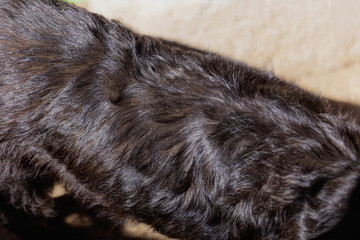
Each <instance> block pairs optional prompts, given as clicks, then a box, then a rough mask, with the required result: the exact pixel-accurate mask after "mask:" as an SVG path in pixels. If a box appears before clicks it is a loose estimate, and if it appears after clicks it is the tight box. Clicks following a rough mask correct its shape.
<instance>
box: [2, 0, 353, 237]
mask: <svg viewBox="0 0 360 240" xmlns="http://www.w3.org/2000/svg"><path fill="white" fill-rule="evenodd" d="M359 132H360V129H359V125H358V123H356V122H355V121H353V120H351V118H350V117H347V116H346V115H344V114H341V113H340V112H339V111H338V110H337V107H336V104H335V103H332V102H330V101H329V100H326V99H323V98H320V97H318V96H314V95H312V94H310V93H308V92H306V91H304V90H302V89H300V88H298V87H297V86H295V85H293V84H290V83H286V82H284V81H283V80H281V79H279V78H277V77H276V76H273V75H272V74H271V73H266V72H262V71H259V70H257V69H254V68H252V67H249V66H247V65H245V64H243V63H239V62H235V61H232V60H229V59H226V58H223V57H221V56H218V55H215V54H212V53H207V52H202V51H198V50H194V49H191V48H188V47H184V46H181V45H179V44H176V43H171V42H167V41H163V40H159V39H154V38H151V37H147V36H142V35H139V34H135V33H133V32H132V31H130V30H128V29H127V28H125V27H124V26H122V25H121V24H120V23H119V22H116V21H108V20H106V19H104V18H103V17H101V16H98V15H95V14H91V13H88V12H86V11H85V10H83V9H80V8H76V7H74V6H71V5H68V4H66V3H63V2H59V1H50V0H0V182H1V185H0V218H1V219H2V222H3V224H11V223H12V222H14V221H16V215H17V213H18V212H21V213H25V214H29V215H37V216H45V217H46V216H51V215H52V214H53V202H52V199H51V198H50V197H48V192H49V190H50V189H51V187H52V186H53V183H54V181H60V182H62V183H63V184H64V185H65V186H66V187H67V189H69V191H71V192H73V193H74V195H75V198H76V199H77V200H78V201H80V202H81V203H82V204H83V206H84V207H86V208H88V209H92V210H93V211H95V212H96V213H97V215H98V216H100V217H103V218H106V219H110V220H112V221H113V222H114V223H118V222H120V219H121V218H123V217H124V216H126V217H131V218H134V219H136V220H138V221H142V222H145V223H148V224H150V225H152V226H153V227H154V228H155V229H156V230H158V231H159V232H161V233H164V234H166V235H168V236H171V237H176V238H180V239H188V240H195V239H196V240H202V239H206V240H236V239H311V238H315V237H317V236H319V235H320V234H322V233H324V232H327V231H329V230H330V229H332V228H333V227H334V226H335V225H336V224H337V223H338V222H339V221H340V219H341V218H342V217H343V216H344V212H345V211H346V210H347V208H348V201H349V198H350V196H351V194H352V192H353V191H354V189H355V188H356V185H357V180H358V178H359V152H360V151H359V147H360V143H359Z"/></svg>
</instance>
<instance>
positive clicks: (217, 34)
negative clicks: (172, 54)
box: [87, 0, 360, 103]
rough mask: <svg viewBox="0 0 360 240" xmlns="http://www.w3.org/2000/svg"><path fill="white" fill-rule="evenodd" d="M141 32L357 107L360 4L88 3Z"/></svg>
mask: <svg viewBox="0 0 360 240" xmlns="http://www.w3.org/2000/svg"><path fill="white" fill-rule="evenodd" d="M87 7H88V9H90V10H91V11H94V12H98V13H101V14H104V15H105V16H107V17H110V18H115V19H119V20H121V21H122V22H123V23H124V24H125V25H127V26H129V27H131V28H132V29H134V30H135V31H137V32H141V33H145V34H149V35H153V36H159V37H163V38H166V39H171V40H176V41H179V42H182V43H185V44H188V45H191V46H195V47H199V48H202V49H210V50H212V51H215V52H217V53H221V54H223V55H226V56H230V57H232V58H235V59H238V60H241V61H244V62H247V63H249V64H251V65H255V66H259V67H261V68H264V69H267V70H272V71H274V72H275V73H276V74H278V75H281V76H284V77H286V78H287V79H288V80H291V81H296V82H298V83H299V84H301V85H302V86H304V87H306V88H309V89H311V90H313V91H315V92H321V93H322V94H324V95H326V96H331V97H333V98H337V99H342V100H349V101H352V102H355V103H356V102H358V103H360V31H359V29H360V14H358V12H359V11H360V1H357V0H322V1H320V0H313V1H311V0H287V1H283V0H252V1H249V0H181V1H178V0H101V1H99V0H89V1H88V5H87Z"/></svg>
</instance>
